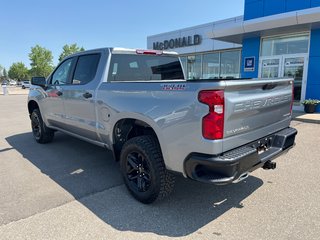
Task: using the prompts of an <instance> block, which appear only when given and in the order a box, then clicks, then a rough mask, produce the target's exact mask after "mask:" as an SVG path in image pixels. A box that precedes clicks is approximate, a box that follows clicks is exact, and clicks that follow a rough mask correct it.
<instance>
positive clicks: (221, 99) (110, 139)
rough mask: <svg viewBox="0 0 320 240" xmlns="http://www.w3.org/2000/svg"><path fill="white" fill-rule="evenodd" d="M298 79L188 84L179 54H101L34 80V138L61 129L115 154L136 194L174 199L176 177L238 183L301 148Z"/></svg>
mask: <svg viewBox="0 0 320 240" xmlns="http://www.w3.org/2000/svg"><path fill="white" fill-rule="evenodd" d="M293 89H294V88H293V79H272V80H270V79H212V80H185V78H184V73H183V69H182V66H181V63H180V60H179V57H178V55H177V54H176V53H172V52H165V51H154V50H137V49H124V48H103V49H96V50H90V51H85V52H80V53H76V54H73V55H71V56H68V57H66V58H65V59H64V60H63V61H62V62H61V63H60V64H59V65H58V66H57V67H56V69H55V70H54V71H53V72H52V73H51V74H50V76H49V77H48V78H46V79H45V78H43V77H34V78H32V86H31V89H30V93H29V98H28V110H29V114H30V118H31V126H32V131H33V135H34V138H35V140H36V141H37V142H38V143H41V144H44V143H48V142H51V141H52V140H53V137H54V134H55V131H61V132H64V133H67V134H70V135H72V136H74V137H77V138H80V139H82V140H85V141H88V142H90V143H93V144H96V145H98V146H101V147H105V148H107V149H110V150H111V151H113V153H114V159H115V160H116V161H120V169H121V170H120V171H121V173H122V175H123V179H124V182H125V184H126V186H127V188H128V190H129V191H130V193H131V194H132V195H133V196H134V197H135V198H136V199H137V200H139V201H141V202H143V203H152V202H154V201H155V200H157V199H162V198H164V197H165V196H167V195H168V194H169V193H170V192H171V190H172V189H173V185H174V175H175V174H182V175H183V176H184V177H186V178H190V179H193V180H196V181H200V182H204V183H212V184H229V183H236V182H239V181H241V180H243V179H245V178H246V177H247V176H248V175H249V173H250V172H252V171H254V170H255V169H257V168H260V167H263V168H264V169H274V168H275V167H276V164H275V162H274V161H273V160H274V159H275V158H277V157H278V156H280V155H281V154H283V153H285V152H287V151H288V150H289V149H290V148H292V147H293V146H294V142H295V136H296V134H297V131H296V130H295V129H294V128H291V127H289V125H290V121H291V115H292V102H293V101H292V100H293Z"/></svg>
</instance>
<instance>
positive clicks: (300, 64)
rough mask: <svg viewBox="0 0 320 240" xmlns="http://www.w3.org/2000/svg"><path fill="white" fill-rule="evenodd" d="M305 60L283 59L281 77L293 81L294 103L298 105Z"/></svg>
mask: <svg viewBox="0 0 320 240" xmlns="http://www.w3.org/2000/svg"><path fill="white" fill-rule="evenodd" d="M304 66H305V58H304V57H285V58H284V62H283V76H284V77H290V78H291V77H292V78H293V79H294V102H295V105H300V101H301V99H302V98H301V97H302V96H301V92H302V84H303V77H304V76H303V75H304Z"/></svg>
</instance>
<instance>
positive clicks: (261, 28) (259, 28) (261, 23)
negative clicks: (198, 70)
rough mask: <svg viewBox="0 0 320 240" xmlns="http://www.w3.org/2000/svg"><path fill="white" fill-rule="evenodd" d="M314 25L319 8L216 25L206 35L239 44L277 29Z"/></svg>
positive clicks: (316, 21)
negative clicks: (249, 37) (247, 38)
mask: <svg viewBox="0 0 320 240" xmlns="http://www.w3.org/2000/svg"><path fill="white" fill-rule="evenodd" d="M314 23H320V7H315V8H309V9H304V10H299V11H293V12H287V13H282V14H277V15H272V16H267V17H261V18H256V19H251V20H247V21H243V20H242V21H239V22H235V23H232V24H231V23H228V24H221V25H220V26H219V25H216V26H215V27H214V29H213V31H212V32H209V33H208V34H207V35H208V37H209V38H213V39H217V40H222V41H228V42H233V43H241V42H242V39H243V38H245V37H248V36H252V35H253V34H254V35H256V36H259V35H260V36H261V33H263V34H266V33H268V30H269V31H274V29H277V28H279V29H280V28H283V27H294V26H297V29H299V27H298V25H299V26H300V25H301V26H302V25H304V26H305V25H308V24H309V26H311V25H312V24H314Z"/></svg>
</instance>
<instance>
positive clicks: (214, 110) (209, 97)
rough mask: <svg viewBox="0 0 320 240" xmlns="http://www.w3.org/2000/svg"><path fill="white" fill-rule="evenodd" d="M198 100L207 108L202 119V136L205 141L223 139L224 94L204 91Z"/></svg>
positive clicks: (216, 91) (219, 91) (217, 91)
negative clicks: (207, 111) (207, 110)
mask: <svg viewBox="0 0 320 240" xmlns="http://www.w3.org/2000/svg"><path fill="white" fill-rule="evenodd" d="M198 100H199V102H201V103H204V104H206V105H208V106H209V113H208V114H207V115H206V116H205V117H203V119H202V135H203V137H204V138H206V139H210V140H216V139H222V138H223V131H224V92H223V91H221V90H204V91H201V92H200V93H199V96H198Z"/></svg>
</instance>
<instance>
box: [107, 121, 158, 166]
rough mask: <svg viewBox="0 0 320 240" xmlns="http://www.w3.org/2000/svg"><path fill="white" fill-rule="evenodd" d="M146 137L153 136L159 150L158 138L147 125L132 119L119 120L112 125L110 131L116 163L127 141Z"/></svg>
mask: <svg viewBox="0 0 320 240" xmlns="http://www.w3.org/2000/svg"><path fill="white" fill-rule="evenodd" d="M146 135H149V136H153V137H154V138H155V140H156V141H157V143H158V144H159V147H160V150H161V146H160V141H159V138H158V136H157V134H156V132H155V130H154V129H153V128H152V127H151V126H150V125H149V124H148V123H146V122H144V121H141V120H138V119H134V118H125V119H121V120H119V121H118V122H117V123H116V124H115V125H114V128H113V131H112V142H113V151H114V155H115V159H116V161H118V160H119V158H120V153H121V150H122V147H123V145H124V144H125V143H126V142H127V141H128V140H130V139H132V138H134V137H138V136H146Z"/></svg>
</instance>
